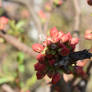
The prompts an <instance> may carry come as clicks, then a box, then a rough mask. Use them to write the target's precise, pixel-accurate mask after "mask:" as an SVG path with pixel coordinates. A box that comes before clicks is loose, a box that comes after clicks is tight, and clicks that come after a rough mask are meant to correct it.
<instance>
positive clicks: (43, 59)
mask: <svg viewBox="0 0 92 92" xmlns="http://www.w3.org/2000/svg"><path fill="white" fill-rule="evenodd" d="M36 59H37V60H38V61H39V62H40V63H44V61H45V55H44V54H41V53H40V54H38V55H37V57H36Z"/></svg>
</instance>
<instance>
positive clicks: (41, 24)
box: [0, 0, 92, 92]
mask: <svg viewBox="0 0 92 92" xmlns="http://www.w3.org/2000/svg"><path fill="white" fill-rule="evenodd" d="M1 16H5V17H7V18H8V19H9V22H8V25H6V28H5V29H4V31H5V34H6V35H5V34H2V33H1V32H0V92H51V91H50V86H51V85H50V84H48V82H49V80H50V79H49V78H47V77H45V78H44V79H43V80H40V81H39V80H37V79H36V75H35V71H34V64H35V63H36V59H35V56H36V53H34V52H33V51H32V49H31V46H32V44H33V43H41V42H42V41H44V40H45V38H46V34H48V31H49V30H50V29H51V28H52V27H55V26H56V27H57V29H58V30H62V31H63V32H64V33H67V32H71V34H72V35H73V36H77V37H79V38H80V43H79V44H78V46H77V48H76V50H83V49H90V48H91V47H92V40H85V38H84V33H85V31H86V30H87V29H91V30H92V7H91V6H89V5H88V4H87V2H86V0H0V17H1ZM87 65H88V64H87ZM86 67H87V66H85V69H86ZM91 72H92V69H91ZM90 76H91V77H90V80H88V81H87V85H86V87H85V83H84V82H83V81H82V82H81V85H82V86H83V87H82V88H81V86H80V89H81V90H78V89H76V88H75V89H76V90H73V91H72V92H92V75H90ZM66 77H67V76H66ZM67 78H68V77H67ZM70 79H71V78H70ZM70 79H69V80H70ZM67 80H68V79H67ZM79 80H80V81H81V79H80V78H79ZM78 82H79V81H77V83H76V85H77V84H78ZM61 88H62V87H61ZM83 89H85V90H83ZM55 92H58V91H55ZM60 92H64V91H60ZM66 92H68V91H66Z"/></svg>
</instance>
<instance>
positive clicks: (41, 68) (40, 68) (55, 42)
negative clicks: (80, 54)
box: [32, 27, 79, 84]
mask: <svg viewBox="0 0 92 92" xmlns="http://www.w3.org/2000/svg"><path fill="white" fill-rule="evenodd" d="M78 42H79V39H78V38H72V36H71V34H70V32H69V33H66V34H65V33H63V32H62V31H58V30H57V29H56V27H54V28H52V29H51V30H50V35H49V36H47V38H46V40H45V41H44V42H43V43H42V44H33V45H32V49H33V50H34V51H35V52H38V53H39V54H38V56H37V58H36V59H37V61H38V62H37V63H36V64H35V65H34V67H35V70H36V71H37V73H36V75H37V79H42V78H43V77H44V76H45V75H47V76H48V77H49V78H52V83H53V84H56V83H57V82H58V81H59V80H60V78H61V74H62V72H61V71H63V72H65V71H64V69H63V66H60V67H59V66H58V67H57V66H56V64H57V63H58V62H59V61H60V60H62V59H63V57H66V56H68V55H69V54H70V53H71V52H74V49H75V47H76V45H77V44H78ZM68 71H69V70H68ZM70 71H71V69H70ZM65 73H66V72H65Z"/></svg>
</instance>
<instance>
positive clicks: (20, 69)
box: [19, 64, 25, 73]
mask: <svg viewBox="0 0 92 92" xmlns="http://www.w3.org/2000/svg"><path fill="white" fill-rule="evenodd" d="M24 71H25V67H24V65H23V64H21V65H19V72H22V73H23V72H24Z"/></svg>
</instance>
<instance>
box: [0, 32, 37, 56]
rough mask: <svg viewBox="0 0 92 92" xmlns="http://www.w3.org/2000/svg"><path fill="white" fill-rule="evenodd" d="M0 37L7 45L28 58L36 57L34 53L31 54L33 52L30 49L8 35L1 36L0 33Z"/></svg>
mask: <svg viewBox="0 0 92 92" xmlns="http://www.w3.org/2000/svg"><path fill="white" fill-rule="evenodd" d="M0 36H1V37H3V38H4V39H5V40H6V41H7V42H8V43H9V44H11V45H12V46H14V47H15V48H17V49H19V50H21V51H23V52H25V53H27V54H28V55H30V56H33V57H35V56H36V53H35V52H33V50H32V49H31V48H30V47H28V46H27V45H25V44H24V43H22V42H21V41H19V40H18V39H16V38H14V37H13V36H11V35H8V34H3V33H0Z"/></svg>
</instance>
